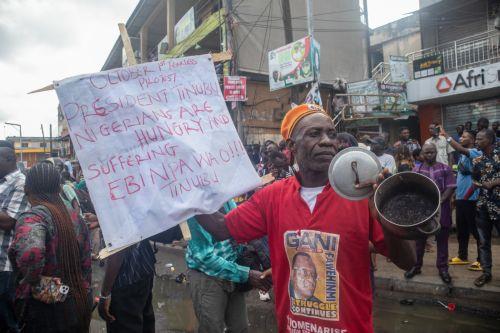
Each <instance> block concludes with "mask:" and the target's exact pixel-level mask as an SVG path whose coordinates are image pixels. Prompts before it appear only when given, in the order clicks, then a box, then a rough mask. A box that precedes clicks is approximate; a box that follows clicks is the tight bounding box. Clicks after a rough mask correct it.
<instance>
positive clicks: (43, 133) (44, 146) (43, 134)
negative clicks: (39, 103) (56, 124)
mask: <svg viewBox="0 0 500 333" xmlns="http://www.w3.org/2000/svg"><path fill="white" fill-rule="evenodd" d="M40 129H41V130H42V142H43V153H44V154H45V151H46V150H47V145H46V144H45V132H44V131H43V124H40Z"/></svg>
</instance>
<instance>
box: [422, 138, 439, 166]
mask: <svg viewBox="0 0 500 333" xmlns="http://www.w3.org/2000/svg"><path fill="white" fill-rule="evenodd" d="M422 156H423V158H424V162H425V163H427V164H430V165H432V164H434V163H436V156H437V148H436V145H435V144H433V143H425V144H424V145H423V146H422Z"/></svg>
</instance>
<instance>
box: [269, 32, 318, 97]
mask: <svg viewBox="0 0 500 333" xmlns="http://www.w3.org/2000/svg"><path fill="white" fill-rule="evenodd" d="M319 52H320V46H319V43H318V42H317V41H316V40H314V39H313V38H312V37H310V36H308V37H304V38H302V39H299V40H297V41H295V42H293V43H290V44H287V45H285V46H282V47H280V48H277V49H275V50H272V51H270V52H269V53H268V60H269V87H270V90H271V91H273V90H278V89H282V88H286V87H290V86H294V85H297V84H301V83H305V82H311V81H314V80H315V79H316V78H317V77H318V74H319Z"/></svg>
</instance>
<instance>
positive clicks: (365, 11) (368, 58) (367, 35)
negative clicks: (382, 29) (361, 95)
mask: <svg viewBox="0 0 500 333" xmlns="http://www.w3.org/2000/svg"><path fill="white" fill-rule="evenodd" d="M363 16H364V17H365V24H366V29H365V39H366V65H367V67H368V78H369V79H371V77H372V57H371V56H370V27H369V26H368V0H363Z"/></svg>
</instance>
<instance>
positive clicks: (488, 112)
mask: <svg viewBox="0 0 500 333" xmlns="http://www.w3.org/2000/svg"><path fill="white" fill-rule="evenodd" d="M407 92H408V101H409V102H410V103H414V104H417V105H418V114H419V119H420V133H421V134H422V137H421V140H425V139H426V138H427V137H429V134H428V131H427V128H428V126H429V124H430V123H432V122H439V123H442V124H443V126H444V127H445V129H446V130H447V131H448V132H449V133H454V131H455V127H456V126H457V125H462V124H464V123H465V122H467V121H471V122H472V123H473V127H475V123H476V122H477V120H478V119H479V118H481V117H485V118H488V119H489V120H490V122H492V121H495V120H500V63H493V64H488V65H483V66H477V67H472V68H469V69H466V70H462V71H457V72H452V73H446V74H443V75H437V76H431V77H426V78H423V79H417V80H412V81H410V82H409V83H408V86H407Z"/></svg>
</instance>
